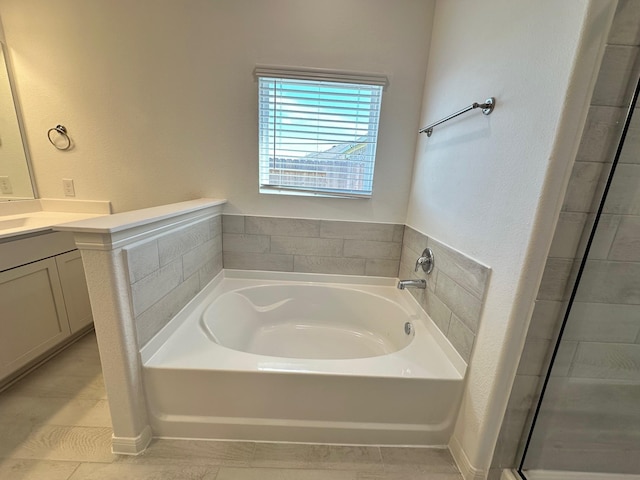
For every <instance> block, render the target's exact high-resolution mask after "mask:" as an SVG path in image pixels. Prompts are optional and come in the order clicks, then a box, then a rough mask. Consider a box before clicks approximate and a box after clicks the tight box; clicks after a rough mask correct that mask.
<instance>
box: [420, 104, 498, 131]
mask: <svg viewBox="0 0 640 480" xmlns="http://www.w3.org/2000/svg"><path fill="white" fill-rule="evenodd" d="M495 107H496V99H495V98H494V97H491V98H487V99H486V100H485V101H484V103H477V102H474V103H472V104H471V105H469V106H468V107H466V108H463V109H462V110H459V111H457V112H456V113H452V114H451V115H449V116H448V117H444V118H443V119H442V120H438V121H437V122H433V123H432V124H430V125H427V126H426V127H424V128H421V129H420V130H419V131H418V133H426V134H427V137H430V136H431V134H433V127H435V126H436V125H440V124H441V123H444V122H447V121H449V120H451V119H452V118H456V117H457V116H458V115H462V114H463V113H467V112H468V111H470V110H473V109H475V108H481V109H482V113H483V114H485V115H490V114H491V112H493V109H494V108H495Z"/></svg>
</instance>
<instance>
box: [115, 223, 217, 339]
mask: <svg viewBox="0 0 640 480" xmlns="http://www.w3.org/2000/svg"><path fill="white" fill-rule="evenodd" d="M123 250H124V252H125V258H126V262H127V267H128V272H129V282H130V287H131V299H132V308H133V314H134V316H135V322H136V330H137V335H138V343H139V345H140V346H142V345H144V344H145V343H147V341H149V339H151V337H153V336H154V335H155V334H156V333H157V332H158V331H160V329H161V328H162V327H164V326H165V325H166V324H167V323H168V322H169V320H171V318H173V316H174V315H175V314H176V313H178V312H179V311H180V310H181V309H182V307H184V306H185V305H186V304H187V303H188V302H189V301H190V300H191V299H192V298H193V297H194V296H195V295H196V294H197V293H198V292H199V291H200V290H202V288H204V286H205V285H206V284H207V283H209V281H211V279H213V277H215V276H216V275H217V274H218V273H219V272H220V270H222V218H221V216H220V215H218V216H216V217H213V218H209V219H206V220H201V221H199V222H197V223H193V224H191V225H188V226H185V227H182V228H180V229H178V230H175V231H172V232H170V233H166V234H164V235H161V236H158V237H156V238H153V239H151V240H145V241H143V242H141V243H138V244H134V245H131V246H127V247H125V248H124V249H123Z"/></svg>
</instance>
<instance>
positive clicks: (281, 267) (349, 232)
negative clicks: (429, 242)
mask: <svg viewBox="0 0 640 480" xmlns="http://www.w3.org/2000/svg"><path fill="white" fill-rule="evenodd" d="M403 228H404V226H403V225H400V224H390V223H367V222H344V221H331V220H313V219H305V218H281V217H254V216H244V215H223V220H222V233H223V236H222V249H223V263H224V268H230V269H239V270H269V271H281V272H300V273H328V274H341V275H368V276H377V277H397V276H398V267H399V264H400V252H401V248H402V233H403Z"/></svg>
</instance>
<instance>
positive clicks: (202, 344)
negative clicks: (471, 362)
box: [141, 270, 466, 446]
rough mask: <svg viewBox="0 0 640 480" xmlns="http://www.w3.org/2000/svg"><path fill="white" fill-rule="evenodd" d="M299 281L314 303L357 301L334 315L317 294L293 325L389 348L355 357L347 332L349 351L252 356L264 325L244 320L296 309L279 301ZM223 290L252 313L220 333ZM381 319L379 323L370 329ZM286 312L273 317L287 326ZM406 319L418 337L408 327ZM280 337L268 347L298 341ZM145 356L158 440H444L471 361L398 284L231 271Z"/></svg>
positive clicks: (330, 348) (331, 347) (329, 348)
mask: <svg viewBox="0 0 640 480" xmlns="http://www.w3.org/2000/svg"><path fill="white" fill-rule="evenodd" d="M307 287H308V288H307ZM291 288H297V289H299V290H300V291H299V292H296V293H297V295H295V296H296V297H297V298H301V299H302V300H301V302H302V304H301V305H302V306H307V307H308V306H309V302H312V301H313V300H314V299H323V300H324V297H323V295H324V294H331V295H336V294H337V295H338V297H339V298H340V296H341V295H342V294H344V295H345V297H344V300H345V301H346V300H347V297H348V296H351V299H352V300H353V298H354V296H353V295H354V292H355V295H356V296H357V297H358V298H359V299H360V301H359V302H358V303H359V305H358V306H357V308H353V305H349V306H348V307H347V308H345V309H343V310H342V312H341V313H340V314H338V313H336V312H335V311H334V310H332V308H333V307H330V306H327V305H326V303H327V302H324V301H318V302H317V303H318V307H317V308H315V309H314V308H306V309H305V310H304V312H305V315H304V317H305V318H303V319H302V320H303V322H301V321H300V318H297V322H298V323H305V324H310V323H313V321H316V322H317V323H319V322H320V321H321V320H322V321H329V322H328V323H329V324H331V325H337V323H338V322H346V325H348V328H346V329H345V330H348V331H353V332H355V333H354V335H353V336H354V337H355V338H359V335H362V336H364V337H367V336H372V337H376V336H377V337H379V338H378V339H376V340H374V341H372V342H371V343H372V344H380V343H383V344H385V346H378V347H377V348H379V349H378V350H377V351H376V352H375V354H373V353H372V352H371V351H370V350H366V349H364V350H363V351H360V352H358V353H353V352H349V351H348V350H350V349H353V348H355V347H354V342H353V341H352V340H353V338H351V339H349V341H348V342H345V345H347V344H348V346H347V347H336V346H335V339H332V340H330V341H328V343H327V344H326V345H322V346H321V347H318V350H317V351H316V352H315V354H314V352H313V351H311V352H310V350H309V348H308V347H309V346H308V345H306V346H305V345H301V346H300V348H299V350H296V348H297V347H296V348H294V347H292V349H291V350H289V351H287V352H285V353H283V351H282V350H278V351H266V352H260V353H255V352H251V349H252V346H251V342H253V341H254V340H252V338H253V337H252V335H246V331H247V330H248V329H251V328H254V327H255V325H253V324H252V323H251V322H256V321H259V320H258V319H256V318H252V319H251V320H248V321H247V320H246V319H245V318H244V317H245V314H248V315H249V317H251V316H252V315H257V317H259V316H260V314H262V313H265V312H266V313H267V314H268V313H269V312H270V311H277V310H278V309H279V308H281V307H285V310H286V308H289V307H293V306H294V302H286V301H285V299H283V298H281V297H282V295H283V292H284V291H285V290H286V289H289V292H291ZM323 288H331V289H332V291H331V292H324V291H323ZM226 294H230V295H229V297H228V298H234V295H235V296H238V297H243V298H234V299H233V300H231V302H237V301H240V303H241V304H242V302H244V304H242V306H241V308H242V309H244V310H232V311H235V312H242V314H241V315H236V316H235V317H234V322H236V321H238V320H239V317H242V320H240V321H238V325H240V326H236V327H233V328H237V331H235V332H234V331H233V328H232V329H231V331H230V332H226V331H224V330H225V329H224V328H221V327H223V325H218V324H216V321H215V318H214V317H215V315H214V311H215V309H216V308H218V307H221V308H222V307H224V305H223V303H224V302H220V304H219V305H218V306H217V307H214V305H215V300H216V299H221V298H224V297H225V295H226ZM300 295H301V297H300ZM311 297H313V298H311ZM245 299H246V300H245ZM335 303H336V306H337V305H338V304H339V303H340V302H335ZM287 305H288V306H289V307H287ZM301 305H297V307H300V306H301ZM227 307H229V308H232V307H233V308H238V305H231V303H230V304H229V305H227ZM256 311H257V312H258V313H257V314H256ZM207 312H208V313H209V314H211V318H208V321H207ZM291 312H294V309H293V308H291ZM291 312H289V313H291ZM309 312H313V315H311V314H310V313H309ZM281 313H282V312H281ZM376 314H380V315H378V317H377V318H378V320H377V321H378V322H380V325H378V326H376V325H375V322H376V321H375V320H374V321H373V323H371V322H370V323H369V324H367V323H366V321H367V320H371V318H372V317H375V316H376ZM291 315H292V316H295V315H296V314H294V313H291ZM314 315H316V316H314ZM323 315H324V317H323ZM327 315H328V316H329V317H326V316H327ZM334 317H335V318H334ZM337 317H340V318H337ZM278 318H281V317H279V316H275V317H274V318H272V319H271V322H272V323H271V324H272V325H276V326H280V325H281V324H283V323H284V324H287V320H284V321H282V320H281V321H280V322H281V323H278ZM289 320H291V318H290V319H289ZM407 320H408V321H410V322H411V323H412V325H413V329H412V332H411V334H410V335H407V334H406V333H405V332H404V323H405V322H406V321H407ZM243 322H246V323H243ZM291 322H293V321H292V320H291ZM291 322H290V323H291ZM293 323H296V322H293ZM263 326H264V325H263ZM343 327H344V325H343ZM363 332H364V333H363ZM225 335H226V336H225ZM274 338H275V337H274ZM278 338H279V340H278V341H272V342H271V344H270V348H274V349H275V348H276V347H277V346H278V345H281V344H283V343H284V344H293V345H295V344H296V342H297V339H295V338H292V337H289V336H287V335H280V336H279V337H278ZM218 342H219V343H218ZM234 342H236V343H234ZM267 343H269V342H267ZM320 343H322V342H320ZM223 344H226V346H223ZM355 344H356V345H357V342H355ZM254 346H255V345H254ZM343 348H345V349H346V352H343V353H344V356H341V354H340V352H341V351H342V350H341V349H343ZM256 351H259V350H256ZM265 353H266V354H265ZM270 353H271V354H270ZM274 353H275V354H274ZM296 355H297V356H296ZM314 355H315V357H316V358H313V357H314ZM141 356H142V360H143V379H144V385H145V397H146V401H147V406H148V411H149V412H150V417H151V418H150V423H151V427H152V430H153V432H154V436H157V437H174V438H202V439H235V440H256V441H286V442H313V443H338V444H378V445H421V446H442V445H446V444H447V443H448V441H449V438H450V435H451V432H452V429H453V424H454V421H455V418H456V415H457V410H458V405H459V402H460V399H461V396H462V390H463V379H464V375H465V371H466V363H465V362H464V360H463V359H462V358H461V357H460V356H459V355H458V354H457V352H456V351H455V349H454V348H453V347H452V346H451V345H450V344H449V342H448V340H447V339H446V338H445V337H444V335H442V334H441V333H440V331H439V330H438V329H437V327H436V326H435V325H434V324H433V322H432V321H431V319H429V317H428V316H427V315H426V314H425V313H424V311H423V310H422V309H421V308H420V307H419V305H418V304H417V302H416V301H415V300H414V299H413V297H412V296H411V295H410V294H408V293H407V292H406V291H400V290H398V289H396V288H395V281H394V280H393V279H383V278H369V277H347V276H335V275H308V274H284V273H273V272H246V271H231V270H223V271H222V272H221V273H220V274H219V275H218V276H217V277H216V278H215V279H214V280H213V281H212V282H211V283H210V284H209V285H208V286H207V287H206V288H205V289H204V290H203V291H202V292H200V294H198V296H197V297H196V298H195V299H194V301H192V302H190V303H189V304H188V305H187V306H186V307H185V308H184V309H183V310H182V311H181V312H180V313H179V314H178V315H177V316H176V317H175V318H174V319H173V320H172V321H171V322H169V324H168V325H167V326H166V327H165V328H163V330H161V331H160V332H159V333H158V334H157V335H156V336H155V337H154V338H153V339H152V340H150V341H149V342H148V343H147V344H146V345H145V346H144V347H143V348H142V349H141ZM345 356H346V357H350V358H345Z"/></svg>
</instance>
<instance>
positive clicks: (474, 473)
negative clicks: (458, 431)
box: [449, 437, 488, 480]
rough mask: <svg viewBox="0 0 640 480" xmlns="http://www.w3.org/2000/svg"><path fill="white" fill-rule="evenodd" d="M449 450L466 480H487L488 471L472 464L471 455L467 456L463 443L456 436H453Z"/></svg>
mask: <svg viewBox="0 0 640 480" xmlns="http://www.w3.org/2000/svg"><path fill="white" fill-rule="evenodd" d="M449 451H450V452H451V456H452V457H453V460H454V461H455V462H456V465H457V466H458V470H460V473H461V474H462V478H464V480H486V478H487V474H488V472H486V471H484V470H480V469H478V468H475V467H474V466H473V465H471V462H470V461H469V457H467V454H466V453H465V452H464V450H463V448H462V445H460V442H458V439H457V438H456V437H451V441H450V442H449Z"/></svg>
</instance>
